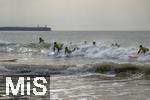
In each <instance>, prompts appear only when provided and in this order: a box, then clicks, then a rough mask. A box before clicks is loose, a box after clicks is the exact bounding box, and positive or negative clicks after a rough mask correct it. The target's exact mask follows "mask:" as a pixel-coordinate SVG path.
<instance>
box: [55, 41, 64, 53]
mask: <svg viewBox="0 0 150 100" xmlns="http://www.w3.org/2000/svg"><path fill="white" fill-rule="evenodd" d="M62 47H63V45H62V44H61V43H57V42H54V46H53V51H54V52H55V51H56V49H57V53H59V52H60V50H61V49H62Z"/></svg>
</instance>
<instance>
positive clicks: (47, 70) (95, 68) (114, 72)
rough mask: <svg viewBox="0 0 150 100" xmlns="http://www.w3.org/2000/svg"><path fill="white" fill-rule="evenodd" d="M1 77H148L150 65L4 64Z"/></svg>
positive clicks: (1, 68) (0, 68)
mask: <svg viewBox="0 0 150 100" xmlns="http://www.w3.org/2000/svg"><path fill="white" fill-rule="evenodd" d="M0 72H1V75H46V76H47V75H83V74H84V75H86V74H90V73H91V74H100V75H102V74H103V75H108V76H110V75H111V76H114V77H136V78H137V77H139V76H140V78H143V77H144V78H149V77H150V65H149V64H147V65H139V64H131V63H124V64H118V63H112V62H110V63H98V64H86V65H29V64H4V65H1V66H0Z"/></svg>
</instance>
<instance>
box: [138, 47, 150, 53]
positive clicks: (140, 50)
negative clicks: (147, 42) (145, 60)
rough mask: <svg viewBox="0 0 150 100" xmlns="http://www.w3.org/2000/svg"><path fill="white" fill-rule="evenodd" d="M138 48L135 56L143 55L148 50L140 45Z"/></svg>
mask: <svg viewBox="0 0 150 100" xmlns="http://www.w3.org/2000/svg"><path fill="white" fill-rule="evenodd" d="M139 47H140V49H139V51H138V53H137V54H142V53H143V54H145V53H146V52H148V51H149V49H148V48H146V47H143V46H142V45H140V46H139Z"/></svg>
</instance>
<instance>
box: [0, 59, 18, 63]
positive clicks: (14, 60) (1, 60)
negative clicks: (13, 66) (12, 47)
mask: <svg viewBox="0 0 150 100" xmlns="http://www.w3.org/2000/svg"><path fill="white" fill-rule="evenodd" d="M16 61H17V59H0V62H16Z"/></svg>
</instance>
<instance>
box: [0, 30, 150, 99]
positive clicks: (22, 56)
mask: <svg viewBox="0 0 150 100" xmlns="http://www.w3.org/2000/svg"><path fill="white" fill-rule="evenodd" d="M39 37H42V38H43V39H44V41H45V43H42V44H39V43H38V42H39ZM55 41H56V42H59V43H62V44H63V49H62V50H61V51H60V53H59V54H55V53H54V52H53V43H54V42H55ZM94 41H95V42H96V45H93V44H92V43H93V42H94ZM116 43H117V44H119V45H120V46H119V47H117V46H112V44H116ZM139 45H143V46H144V47H147V48H150V31H50V32H19V31H18V32H15V31H13V32H3V31H1V32H0V59H17V61H15V62H8V61H7V62H4V61H1V62H0V75H45V76H47V75H50V100H150V97H149V95H150V81H149V79H150V76H149V75H150V54H149V53H146V54H141V55H139V56H138V57H134V55H136V53H137V52H138V49H139ZM66 46H67V47H69V49H71V50H73V49H74V48H77V49H76V50H75V51H74V52H72V53H71V54H70V55H67V56H66V55H65V53H64V47H66ZM132 56H133V57H132ZM1 88H2V87H1ZM2 92H3V91H1V90H0V99H4V100H12V99H14V97H8V96H4V95H2ZM21 98H23V96H22V97H18V99H19V100H21ZM18 99H17V100H18ZM26 99H27V100H30V99H31V98H29V97H26ZM26 99H23V100H26ZM35 99H36V100H41V98H39V97H32V100H35ZM14 100H15V99H14ZM42 100H45V99H42Z"/></svg>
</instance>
